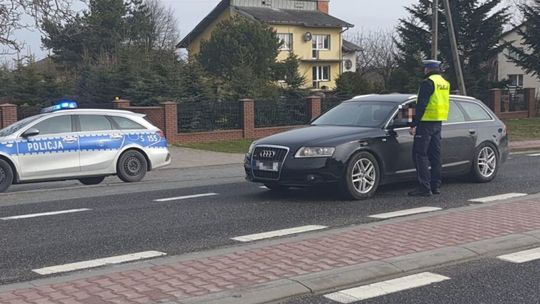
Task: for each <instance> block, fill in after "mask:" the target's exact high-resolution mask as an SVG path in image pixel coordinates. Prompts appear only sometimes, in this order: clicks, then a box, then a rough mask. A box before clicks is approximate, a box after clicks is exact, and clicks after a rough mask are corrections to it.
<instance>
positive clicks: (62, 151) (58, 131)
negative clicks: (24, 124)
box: [17, 115, 79, 180]
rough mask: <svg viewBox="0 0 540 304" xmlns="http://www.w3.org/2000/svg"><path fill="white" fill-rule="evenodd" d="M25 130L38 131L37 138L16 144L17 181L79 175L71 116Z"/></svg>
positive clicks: (62, 116)
mask: <svg viewBox="0 0 540 304" xmlns="http://www.w3.org/2000/svg"><path fill="white" fill-rule="evenodd" d="M28 128H35V129H37V130H39V134H38V135H36V136H32V137H30V138H21V139H20V140H18V142H17V147H18V155H17V156H18V162H19V167H20V172H19V176H20V178H21V180H33V179H50V178H60V177H65V176H66V177H67V176H74V175H77V174H78V173H79V138H78V136H77V135H76V134H74V133H73V122H72V116H71V115H60V116H53V117H50V118H47V119H45V120H42V121H41V122H38V123H36V124H33V125H30V126H29V127H28ZM28 128H27V129H28Z"/></svg>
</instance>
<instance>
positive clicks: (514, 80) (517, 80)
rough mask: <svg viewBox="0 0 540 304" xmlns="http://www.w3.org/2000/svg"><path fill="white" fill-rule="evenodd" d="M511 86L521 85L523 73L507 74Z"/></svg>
mask: <svg viewBox="0 0 540 304" xmlns="http://www.w3.org/2000/svg"><path fill="white" fill-rule="evenodd" d="M508 79H509V80H510V84H509V85H510V86H511V87H523V74H515V75H508Z"/></svg>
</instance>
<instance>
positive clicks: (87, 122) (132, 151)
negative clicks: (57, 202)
mask: <svg viewBox="0 0 540 304" xmlns="http://www.w3.org/2000/svg"><path fill="white" fill-rule="evenodd" d="M144 116H145V115H143V114H137V113H133V112H129V111H120V110H98V109H78V108H77V104H76V103H75V102H73V101H64V102H61V103H59V104H57V105H55V106H53V107H50V108H47V109H44V111H42V114H39V115H35V116H32V117H28V118H26V119H23V120H21V121H18V122H16V123H14V124H12V125H10V126H8V127H7V128H5V129H2V130H0V192H3V191H5V190H6V189H7V188H8V187H9V186H10V185H11V184H19V183H29V182H40V181H52V180H68V179H78V180H79V181H80V182H81V183H83V184H85V185H95V184H99V183H101V182H102V181H103V180H104V179H105V177H106V176H109V175H117V176H118V177H119V178H120V179H121V180H123V181H125V182H138V181H140V180H142V179H143V178H144V176H145V174H146V172H147V171H150V170H153V169H156V168H160V167H163V166H166V165H168V164H170V163H171V156H170V154H169V150H168V148H167V140H166V139H165V137H164V135H163V132H162V131H161V130H160V129H159V128H157V127H155V126H154V125H152V124H151V123H149V122H148V121H147V120H146V119H145V118H144Z"/></svg>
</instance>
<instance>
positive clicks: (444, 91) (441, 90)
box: [421, 74, 450, 121]
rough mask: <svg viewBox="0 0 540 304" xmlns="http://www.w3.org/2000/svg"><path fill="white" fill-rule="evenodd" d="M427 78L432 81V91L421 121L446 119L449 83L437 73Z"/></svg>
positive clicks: (448, 105) (448, 103) (448, 106)
mask: <svg viewBox="0 0 540 304" xmlns="http://www.w3.org/2000/svg"><path fill="white" fill-rule="evenodd" d="M428 79H430V80H431V81H433V85H434V91H433V94H432V95H431V97H430V98H429V102H428V104H427V107H426V111H425V112H424V116H422V119H421V121H447V120H448V112H449V111H450V83H449V82H448V81H446V79H444V78H443V77H442V76H441V75H438V74H435V75H431V76H429V77H428Z"/></svg>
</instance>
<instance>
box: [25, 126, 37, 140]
mask: <svg viewBox="0 0 540 304" xmlns="http://www.w3.org/2000/svg"><path fill="white" fill-rule="evenodd" d="M38 134H39V130H38V129H36V128H30V129H28V130H26V131H24V133H23V134H22V135H21V136H22V137H23V138H28V137H32V136H36V135H38Z"/></svg>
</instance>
